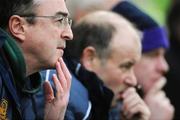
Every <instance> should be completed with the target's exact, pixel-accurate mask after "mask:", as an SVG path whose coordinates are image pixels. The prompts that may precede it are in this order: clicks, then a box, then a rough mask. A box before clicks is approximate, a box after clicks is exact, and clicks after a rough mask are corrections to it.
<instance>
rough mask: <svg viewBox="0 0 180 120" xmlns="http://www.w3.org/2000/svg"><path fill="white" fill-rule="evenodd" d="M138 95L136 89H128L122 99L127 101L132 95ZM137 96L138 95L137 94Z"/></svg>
mask: <svg viewBox="0 0 180 120" xmlns="http://www.w3.org/2000/svg"><path fill="white" fill-rule="evenodd" d="M135 93H136V89H135V88H133V87H130V88H128V89H127V90H125V91H124V92H123V94H122V98H123V99H126V98H127V97H129V96H130V95H132V94H135ZM136 94H137V93H136Z"/></svg>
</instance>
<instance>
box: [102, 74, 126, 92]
mask: <svg viewBox="0 0 180 120" xmlns="http://www.w3.org/2000/svg"><path fill="white" fill-rule="evenodd" d="M108 74H109V77H108V80H107V82H106V84H107V86H108V87H109V88H110V89H111V90H113V91H114V92H116V91H117V89H118V88H119V87H120V86H121V85H122V84H123V77H122V75H121V74H120V73H118V72H117V73H116V72H113V71H112V72H109V73H108Z"/></svg>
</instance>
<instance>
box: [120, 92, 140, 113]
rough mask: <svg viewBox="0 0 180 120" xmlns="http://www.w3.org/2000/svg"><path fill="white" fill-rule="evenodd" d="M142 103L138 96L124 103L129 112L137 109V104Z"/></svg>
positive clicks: (133, 96)
mask: <svg viewBox="0 0 180 120" xmlns="http://www.w3.org/2000/svg"><path fill="white" fill-rule="evenodd" d="M141 101H142V100H141V98H139V97H138V96H137V95H132V96H131V97H129V98H127V99H126V100H125V101H124V102H123V107H125V108H124V109H126V110H127V111H128V110H130V109H131V108H133V107H135V106H136V105H137V104H140V103H141Z"/></svg>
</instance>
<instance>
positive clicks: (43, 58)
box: [24, 0, 73, 69]
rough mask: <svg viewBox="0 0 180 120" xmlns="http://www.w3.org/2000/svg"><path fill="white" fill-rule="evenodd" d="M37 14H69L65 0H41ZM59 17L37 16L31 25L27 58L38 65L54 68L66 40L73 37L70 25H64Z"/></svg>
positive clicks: (27, 34) (25, 48) (27, 44)
mask: <svg viewBox="0 0 180 120" xmlns="http://www.w3.org/2000/svg"><path fill="white" fill-rule="evenodd" d="M39 2H40V5H39V6H38V7H37V9H36V11H35V12H36V13H35V14H36V16H58V15H59V16H68V15H69V13H68V10H67V8H66V5H65V1H64V0H40V1H39ZM61 22H62V21H61V19H59V18H52V17H51V18H50V17H35V24H32V25H29V26H28V28H27V32H26V39H27V41H26V42H25V43H24V44H25V45H24V51H25V56H26V57H25V58H26V59H28V60H27V61H33V63H35V64H36V66H37V67H38V68H37V69H42V68H52V67H54V66H55V62H56V61H57V59H58V58H60V57H62V55H63V49H64V48H65V46H66V40H70V39H72V38H73V35H72V31H71V28H70V26H69V25H68V24H67V25H66V26H63V22H62V23H61Z"/></svg>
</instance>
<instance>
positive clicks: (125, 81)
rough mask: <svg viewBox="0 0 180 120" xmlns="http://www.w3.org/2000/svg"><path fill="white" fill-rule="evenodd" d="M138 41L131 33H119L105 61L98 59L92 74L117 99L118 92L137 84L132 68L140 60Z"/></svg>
mask: <svg viewBox="0 0 180 120" xmlns="http://www.w3.org/2000/svg"><path fill="white" fill-rule="evenodd" d="M139 42H140V40H139V41H138V40H135V39H134V37H132V35H131V33H130V32H129V33H128V32H127V31H124V32H122V31H121V34H118V33H117V34H116V35H115V36H114V38H113V40H112V42H111V45H110V47H111V50H112V51H111V53H110V56H109V58H107V59H106V60H104V59H100V58H98V60H97V62H96V64H95V67H94V72H95V73H96V74H97V75H98V76H99V77H100V78H101V79H102V80H103V82H104V83H105V85H106V86H107V87H108V88H110V89H111V90H112V91H113V92H114V94H115V97H114V99H115V100H117V99H119V94H120V92H123V91H124V90H125V89H127V87H130V86H135V85H136V84H137V81H136V78H135V75H134V71H133V66H134V64H135V63H136V62H137V61H138V60H139V59H140V56H141V47H140V43H139Z"/></svg>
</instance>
